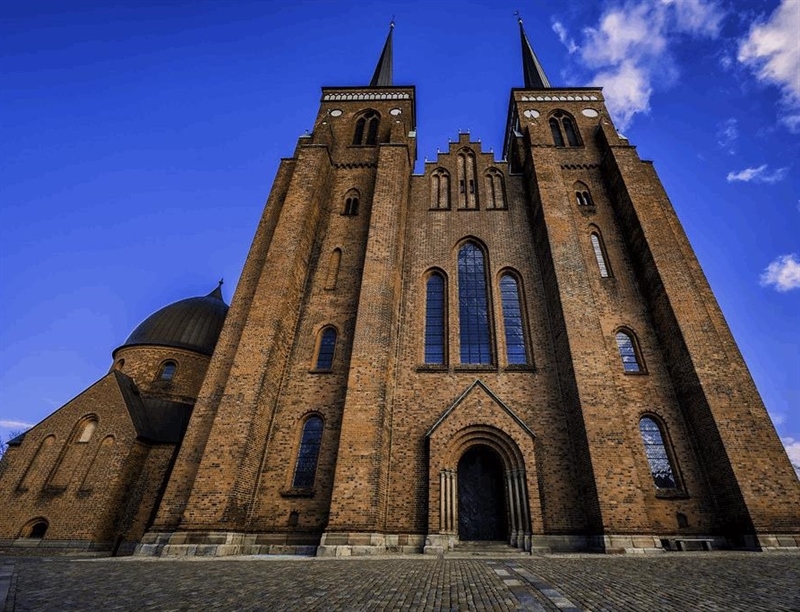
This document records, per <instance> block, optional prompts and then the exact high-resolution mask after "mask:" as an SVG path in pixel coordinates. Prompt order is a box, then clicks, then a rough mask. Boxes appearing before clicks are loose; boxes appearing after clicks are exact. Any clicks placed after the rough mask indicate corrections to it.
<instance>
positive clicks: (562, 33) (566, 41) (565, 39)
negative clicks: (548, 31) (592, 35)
mask: <svg viewBox="0 0 800 612" xmlns="http://www.w3.org/2000/svg"><path fill="white" fill-rule="evenodd" d="M553 32H555V33H556V34H558V40H560V41H561V44H562V45H564V46H565V47H566V48H567V51H569V52H570V53H575V52H576V51H577V50H578V45H576V44H575V40H574V39H572V38H570V36H569V34H568V33H567V29H566V28H565V27H564V24H562V23H561V22H560V21H555V22H553Z"/></svg>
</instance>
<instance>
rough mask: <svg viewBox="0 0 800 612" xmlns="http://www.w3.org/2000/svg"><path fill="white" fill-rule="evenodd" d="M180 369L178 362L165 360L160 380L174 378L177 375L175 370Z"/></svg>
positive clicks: (159, 376) (159, 374)
mask: <svg viewBox="0 0 800 612" xmlns="http://www.w3.org/2000/svg"><path fill="white" fill-rule="evenodd" d="M177 369H178V364H177V363H175V362H174V361H165V362H164V363H162V364H161V369H160V370H159V372H158V379H159V380H172V379H173V378H174V377H175V370H177Z"/></svg>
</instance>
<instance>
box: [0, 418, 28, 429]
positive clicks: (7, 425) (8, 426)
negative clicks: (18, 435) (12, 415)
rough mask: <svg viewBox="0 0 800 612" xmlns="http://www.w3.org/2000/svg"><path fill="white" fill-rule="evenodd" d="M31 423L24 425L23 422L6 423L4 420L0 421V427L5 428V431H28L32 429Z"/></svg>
mask: <svg viewBox="0 0 800 612" xmlns="http://www.w3.org/2000/svg"><path fill="white" fill-rule="evenodd" d="M33 425H34V424H33V423H26V422H25V421H8V420H5V419H0V427H5V428H6V429H30V428H31V427H33Z"/></svg>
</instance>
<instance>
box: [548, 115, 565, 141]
mask: <svg viewBox="0 0 800 612" xmlns="http://www.w3.org/2000/svg"><path fill="white" fill-rule="evenodd" d="M550 131H551V132H552V133H553V142H554V143H555V145H556V146H557V147H563V146H564V137H563V136H562V135H561V127H560V126H559V125H558V121H557V120H556V119H550Z"/></svg>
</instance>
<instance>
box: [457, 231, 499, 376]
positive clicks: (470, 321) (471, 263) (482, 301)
mask: <svg viewBox="0 0 800 612" xmlns="http://www.w3.org/2000/svg"><path fill="white" fill-rule="evenodd" d="M458 313H459V325H460V338H461V363H475V364H490V363H492V349H491V339H490V334H489V300H488V295H487V287H486V268H485V264H484V258H483V251H482V250H481V249H480V247H478V245H476V244H475V243H472V242H468V243H466V244H465V245H464V246H462V247H461V250H460V251H459V252H458Z"/></svg>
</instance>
